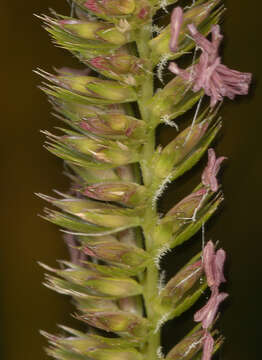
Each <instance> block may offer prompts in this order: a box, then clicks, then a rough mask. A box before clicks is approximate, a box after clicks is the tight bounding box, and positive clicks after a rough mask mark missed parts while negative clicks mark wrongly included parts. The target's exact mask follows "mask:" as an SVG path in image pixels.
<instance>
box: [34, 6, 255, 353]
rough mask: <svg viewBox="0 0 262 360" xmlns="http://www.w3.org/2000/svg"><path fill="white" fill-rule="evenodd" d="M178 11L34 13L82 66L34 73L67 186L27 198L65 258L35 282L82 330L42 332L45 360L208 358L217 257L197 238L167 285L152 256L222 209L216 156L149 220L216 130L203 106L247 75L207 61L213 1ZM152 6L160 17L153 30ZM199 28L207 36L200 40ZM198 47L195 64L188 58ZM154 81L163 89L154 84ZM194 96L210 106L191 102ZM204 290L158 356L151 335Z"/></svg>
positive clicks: (51, 146) (156, 339)
mask: <svg viewBox="0 0 262 360" xmlns="http://www.w3.org/2000/svg"><path fill="white" fill-rule="evenodd" d="M176 2H177V1H176V0H162V1H159V0H103V1H101V0H73V1H72V10H73V11H72V13H71V16H64V15H59V14H56V13H55V12H54V11H53V12H52V16H46V15H43V16H39V18H40V19H41V20H42V21H43V22H44V26H45V29H46V30H47V31H48V33H49V34H50V35H51V38H52V40H53V42H54V43H55V44H56V45H58V46H59V47H62V48H64V49H66V50H68V51H70V53H71V54H73V56H75V57H76V58H77V59H78V60H79V62H80V63H81V64H82V69H81V70H74V69H69V68H62V69H58V70H56V73H55V74H50V73H48V72H46V71H44V70H40V69H38V70H37V71H36V72H37V73H38V74H39V75H41V76H42V77H43V78H44V79H45V83H44V84H43V86H42V87H41V88H42V90H43V91H44V92H45V93H46V94H47V95H48V97H49V100H50V102H51V104H52V106H53V108H54V112H55V114H56V116H57V117H58V118H59V119H60V120H61V121H62V123H63V124H64V125H65V127H61V128H58V129H57V133H56V134H51V133H50V132H43V133H44V134H45V135H46V137H47V142H46V148H47V149H48V150H49V151H50V152H51V153H53V154H55V155H56V156H58V157H59V158H61V159H63V160H64V162H65V169H66V175H67V176H68V177H69V179H70V180H71V183H72V186H71V188H70V189H69V191H68V192H67V193H60V192H58V191H56V196H55V197H52V196H46V195H42V194H38V195H39V196H40V197H41V198H43V199H44V200H46V201H47V202H48V203H49V204H51V206H52V209H46V211H45V214H44V215H43V217H44V218H45V219H47V220H48V221H50V222H52V223H54V224H57V225H59V226H60V227H61V228H62V231H63V232H64V233H65V235H64V239H65V242H66V244H67V246H68V250H69V253H70V261H59V264H60V267H59V268H57V269H56V268H51V267H49V266H47V265H44V264H40V265H41V266H42V267H44V268H45V270H47V271H48V274H47V275H46V280H45V285H46V286H47V287H49V288H51V289H53V290H55V291H57V292H59V293H61V294H66V295H69V296H70V297H71V298H72V299H73V300H74V304H75V305H76V309H77V310H76V313H75V314H74V316H75V318H76V319H78V320H79V321H82V322H83V323H84V324H85V325H86V332H85V333H83V332H80V331H78V330H74V329H70V328H67V327H63V326H61V328H62V330H63V335H50V334H48V333H46V332H42V334H43V335H44V336H45V337H46V338H47V339H48V341H49V343H50V347H49V349H48V350H47V352H48V354H49V355H51V356H52V357H54V358H55V359H59V360H143V359H144V360H157V359H162V358H165V359H167V360H181V359H183V360H190V359H192V360H197V359H201V358H203V359H205V360H209V359H211V356H212V354H213V353H215V352H216V351H217V350H218V349H219V347H220V345H221V344H222V342H223V338H222V337H221V336H219V335H217V334H218V332H217V331H216V330H212V327H213V325H214V322H215V320H216V319H215V315H216V311H217V307H218V305H219V303H220V302H221V301H222V300H223V299H224V298H226V296H227V294H225V293H219V291H218V288H219V285H220V283H221V282H223V281H225V279H224V277H223V264H224V260H225V253H224V252H223V250H221V249H220V250H218V251H216V252H215V249H214V246H213V244H212V242H209V243H208V244H207V245H206V246H205V247H204V249H202V251H201V252H200V253H199V254H197V255H195V256H194V257H193V258H192V259H191V260H190V261H189V262H188V263H187V264H186V265H185V266H184V267H182V269H181V270H180V271H178V272H177V274H176V275H174V277H172V278H171V279H169V281H168V282H167V283H166V284H162V283H161V279H160V271H161V269H160V260H161V259H162V257H163V256H164V255H165V254H166V252H168V251H171V250H172V249H173V248H175V247H176V246H179V245H181V244H182V243H184V242H185V241H187V240H189V239H190V238H191V237H192V236H193V235H194V234H196V233H197V232H198V231H199V230H200V229H201V228H203V226H204V224H205V223H206V222H207V221H208V219H209V218H210V217H211V216H212V215H213V214H214V213H215V212H216V210H217V208H218V207H219V205H220V204H221V202H222V200H223V195H222V191H221V190H220V188H219V185H218V183H217V179H216V175H217V173H218V170H219V167H220V163H221V162H222V160H223V159H224V158H222V157H221V158H218V159H216V157H215V154H214V151H213V149H209V150H208V164H207V166H206V168H205V170H204V171H203V173H202V178H201V182H200V184H199V185H198V186H196V188H195V189H192V192H191V193H190V194H189V195H188V196H186V197H185V198H184V199H180V201H179V202H178V203H177V204H175V205H174V206H173V207H172V208H171V209H170V210H169V211H168V212H167V213H166V214H161V215H160V214H159V213H158V210H157V204H158V200H159V198H160V197H161V196H162V194H163V193H164V191H165V190H166V187H167V185H168V184H169V183H170V182H172V181H174V180H175V179H177V178H178V177H180V176H182V175H183V174H184V173H185V172H186V171H189V170H190V169H191V168H192V167H193V166H194V165H195V164H196V163H198V161H199V160H200V159H201V157H202V156H203V155H204V154H205V152H206V150H207V149H208V148H209V146H210V145H211V143H212V141H213V140H214V139H215V137H216V135H217V134H218V132H219V130H220V128H221V124H222V122H221V119H220V117H218V115H217V113H218V110H219V106H215V105H216V104H217V103H218V102H219V101H221V100H222V99H223V97H225V96H227V97H230V98H234V96H235V95H237V94H244V93H246V92H247V90H248V89H247V88H248V83H249V82H250V75H249V74H247V73H243V74H241V73H239V72H237V71H232V70H230V69H228V68H226V66H224V65H222V64H221V59H220V58H219V57H218V45H219V43H220V41H221V34H220V33H219V26H217V24H218V22H219V21H220V19H221V15H222V13H223V12H224V6H223V4H222V0H198V1H194V2H193V4H188V6H186V7H185V9H182V8H180V7H177V8H175V10H174V11H173V9H171V10H170V7H169V6H170V5H172V4H175V3H176ZM51 5H52V4H50V6H51ZM189 5H190V6H189ZM158 10H161V11H164V12H166V14H167V18H169V17H168V16H169V15H168V14H169V13H170V15H171V11H172V15H171V22H170V24H168V23H167V26H166V27H164V28H162V29H160V31H158V33H157V34H156V29H157V26H158V23H157V18H158V17H157V16H156V17H155V15H156V14H157V12H158ZM169 10H170V12H169ZM168 21H169V20H168ZM210 33H212V40H207V38H204V37H207V36H208V35H209V34H210ZM154 34H156V35H155V36H154ZM199 44H201V46H200V45H199ZM171 45H172V46H171ZM199 49H201V51H202V52H203V54H204V55H201V56H198V55H199V54H198V50H199ZM189 52H191V55H192V58H191V65H190V66H189V67H188V68H186V69H184V70H182V69H180V68H178V66H177V65H176V64H175V63H171V65H170V66H169V69H170V71H172V72H173V73H175V74H176V76H173V77H171V78H169V80H168V81H167V82H166V83H165V81H164V78H163V70H164V67H165V66H166V64H167V62H168V61H169V60H175V59H177V58H179V57H181V56H182V55H184V54H185V53H189ZM170 75H171V72H170ZM155 77H158V78H159V80H160V82H162V83H164V84H163V86H161V88H158V89H156V88H155V85H154V84H155V82H154V81H155ZM238 86H239V88H238ZM206 95H207V96H209V97H211V103H210V106H207V105H204V103H202V101H203V98H204V97H205V96H206ZM204 101H205V100H204ZM194 106H195V111H194V112H193V115H192V119H191V122H190V123H188V124H185V126H184V125H182V126H183V130H181V131H180V130H178V126H177V124H176V123H175V122H174V120H175V119H176V120H177V119H178V120H180V119H179V117H180V116H181V115H182V114H184V113H185V112H187V111H188V110H190V109H191V108H193V107H194ZM181 122H182V121H181ZM159 124H165V125H168V126H171V127H176V128H177V131H178V133H177V135H176V136H175V138H174V139H173V140H171V141H170V142H169V143H168V144H167V145H166V146H162V145H158V146H156V144H155V143H156V140H155V138H156V132H157V131H158V129H157V127H158V125H159ZM199 248H201V244H199ZM207 287H210V289H211V297H210V300H209V301H208V303H207V305H206V306H205V307H204V308H203V309H201V310H200V311H198V312H197V313H196V314H195V318H194V319H195V321H197V322H200V324H198V325H197V326H195V327H193V330H192V331H191V332H190V333H189V334H188V335H186V336H185V337H184V338H183V339H182V340H180V341H179V342H178V344H177V345H175V346H174V348H173V349H171V350H170V352H169V353H168V354H167V355H166V356H165V355H163V354H161V352H160V350H159V349H160V348H161V343H160V335H161V328H162V326H163V325H164V324H165V323H166V322H167V321H169V320H172V319H173V318H175V317H177V316H179V315H180V314H182V313H183V312H185V311H186V310H188V309H189V308H190V307H191V306H192V305H193V304H194V303H195V302H196V301H197V300H198V299H199V297H200V296H201V295H202V294H203V292H204V291H205V289H206V288H207ZM213 337H214V339H213Z"/></svg>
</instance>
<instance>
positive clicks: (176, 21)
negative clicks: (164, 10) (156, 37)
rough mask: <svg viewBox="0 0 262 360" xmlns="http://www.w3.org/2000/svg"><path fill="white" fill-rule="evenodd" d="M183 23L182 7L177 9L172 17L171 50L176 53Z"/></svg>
mask: <svg viewBox="0 0 262 360" xmlns="http://www.w3.org/2000/svg"><path fill="white" fill-rule="evenodd" d="M182 23H183V10H182V8H181V7H180V6H178V7H176V8H175V9H174V10H173V12H172V15H171V39H170V43H169V48H170V50H171V51H173V52H175V51H176V49H177V42H178V37H179V33H180V29H181V26H182Z"/></svg>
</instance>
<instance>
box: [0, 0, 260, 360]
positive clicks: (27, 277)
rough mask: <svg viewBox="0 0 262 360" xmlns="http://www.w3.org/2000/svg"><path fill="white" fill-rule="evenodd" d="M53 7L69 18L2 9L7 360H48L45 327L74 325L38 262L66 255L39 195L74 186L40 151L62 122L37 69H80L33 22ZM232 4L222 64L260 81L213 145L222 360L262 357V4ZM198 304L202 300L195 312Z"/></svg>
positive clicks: (189, 249)
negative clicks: (221, 258) (222, 258)
mask: <svg viewBox="0 0 262 360" xmlns="http://www.w3.org/2000/svg"><path fill="white" fill-rule="evenodd" d="M189 3H190V2H189ZM49 6H50V7H53V8H55V9H56V10H57V11H58V12H59V11H60V12H63V13H64V14H68V13H69V7H68V4H67V3H66V0H58V1H55V2H54V1H53V2H52V1H51V0H50V1H47V0H38V1H33V0H27V1H23V2H22V1H18V0H16V1H14V0H13V1H9V2H2V3H1V12H0V19H1V21H0V26H1V27H2V29H1V44H2V45H1V49H2V51H1V53H2V56H1V62H2V64H1V69H2V71H1V73H2V75H1V79H2V80H1V84H2V85H1V98H0V99H1V100H0V101H1V118H2V119H1V120H2V121H1V133H2V135H1V142H0V153H1V158H2V160H1V176H0V182H1V186H0V192H1V206H0V211H1V220H2V225H1V235H2V241H1V250H0V356H1V358H3V359H5V360H17V359H26V360H35V359H37V360H42V359H47V356H46V355H45V353H44V351H43V346H44V344H45V341H44V340H43V339H42V338H41V336H40V335H39V332H38V329H40V328H41V329H44V330H46V331H49V332H56V331H57V328H56V324H67V325H72V323H73V320H72V319H71V318H70V315H69V314H70V313H72V312H73V307H72V306H71V304H70V300H69V299H68V298H66V297H63V296H61V295H58V294H55V293H53V292H51V291H50V290H48V289H46V288H44V287H43V286H42V284H41V282H42V281H43V271H42V270H41V268H39V266H38V265H37V264H36V261H38V260H40V261H42V262H45V263H48V264H50V265H54V264H55V259H61V258H65V257H66V256H67V255H66V249H65V246H64V244H63V241H62V239H61V234H60V233H59V231H58V229H57V228H56V227H55V226H52V225H51V224H49V223H46V222H44V221H43V220H42V219H41V218H40V217H38V216H37V214H39V213H41V212H42V208H43V206H44V205H45V204H43V202H42V201H40V200H39V199H37V198H36V197H35V196H34V195H33V193H34V192H42V193H46V194H48V193H49V194H50V192H51V190H52V189H65V188H66V186H67V183H66V180H65V178H64V177H63V175H62V162H61V161H59V160H57V159H55V158H54V157H53V156H51V155H50V154H49V153H47V152H46V151H45V150H44V149H43V141H44V138H43V136H42V135H41V134H40V133H39V130H40V129H48V130H50V129H52V127H53V126H54V125H56V124H57V122H56V121H55V120H54V119H53V118H52V117H51V115H50V106H49V105H48V103H47V101H46V98H45V97H44V95H43V94H42V93H41V92H40V90H38V89H37V88H36V86H37V85H39V82H40V80H39V79H38V78H37V76H36V75H34V74H33V73H32V69H35V68H36V67H41V68H43V69H45V70H48V71H50V70H51V68H52V66H56V67H59V66H65V65H66V66H72V65H73V66H76V65H77V63H76V62H75V61H74V60H73V59H72V58H71V57H70V55H69V54H68V53H66V52H64V51H62V50H60V49H58V48H55V47H54V46H53V45H51V43H50V40H49V38H48V35H47V33H46V32H45V31H44V30H43V29H42V28H41V24H40V21H39V20H38V19H37V18H35V17H33V13H37V14H41V13H47V12H48V7H49ZM226 6H227V9H228V10H227V13H226V19H225V22H224V24H223V31H224V33H225V42H224V49H223V53H224V63H225V64H227V65H228V66H230V67H232V68H235V69H237V70H241V71H249V72H252V73H253V74H254V82H253V86H252V90H251V92H250V95H249V96H248V97H246V98H238V100H237V101H235V102H228V101H226V102H225V105H224V107H223V110H222V111H221V113H222V115H223V118H224V126H223V130H222V134H221V135H220V137H219V139H218V141H217V142H216V149H217V152H218V154H219V155H225V156H227V157H228V158H229V160H228V161H227V164H226V165H225V166H224V169H223V172H222V176H221V178H222V179H223V189H224V193H225V198H226V200H225V203H224V205H223V209H222V211H220V212H219V213H218V215H217V216H216V217H215V218H214V219H213V220H212V221H211V222H210V223H209V225H208V226H207V227H206V239H209V238H210V237H211V238H212V239H213V240H215V241H217V240H219V242H220V245H221V246H222V247H224V248H225V249H226V251H227V253H228V262H227V268H226V273H227V277H228V278H229V281H228V283H227V285H226V286H225V290H226V291H228V292H229V293H230V299H229V300H227V302H226V304H225V305H224V307H223V316H222V317H221V320H220V321H219V327H220V329H221V330H222V332H223V333H224V334H225V336H226V338H227V340H226V343H225V346H224V347H223V350H222V351H221V352H220V353H219V356H218V358H219V359H224V360H229V359H230V360H233V359H234V360H244V359H247V358H248V359H249V358H250V359H260V358H261V355H259V352H260V349H261V346H260V345H261V344H260V342H261V340H262V336H261V322H262V316H261V314H262V309H261V306H262V304H261V295H262V288H261V276H262V271H261V263H262V256H261V250H262V244H261V241H262V237H261V200H262V198H261V175H262V170H261V166H260V159H261V144H262V140H261V136H262V123H261V120H260V117H261V108H262V90H261V84H260V79H261V76H262V70H261V69H262V67H261V58H260V56H261V55H262V45H261V43H262V42H261V35H262V32H261V9H262V7H261V4H260V2H258V1H256V2H252V3H251V2H250V4H249V2H247V1H246V0H231V1H227V2H226ZM169 134H170V132H169V131H167V129H164V128H163V129H162V133H161V136H160V140H161V141H162V142H166V141H167V140H168V139H169V136H170V135H169ZM205 160H206V159H205ZM205 160H204V161H205ZM204 161H202V162H201V164H200V165H199V166H197V167H196V168H195V169H194V170H193V171H191V172H190V173H188V174H187V175H186V176H185V177H184V179H183V180H179V181H178V182H177V183H176V184H174V185H172V186H171V187H170V189H169V191H168V196H166V197H165V198H164V199H163V200H162V201H161V208H162V209H168V208H169V207H170V206H171V205H172V204H173V203H174V201H175V200H177V199H179V197H181V196H182V195H184V194H186V193H187V192H189V191H190V190H191V189H192V188H193V187H194V186H195V184H197V183H198V181H199V176H200V172H201V169H202V167H203V165H204ZM167 198H168V200H167ZM200 247H201V236H200V235H197V236H196V237H195V238H194V239H193V240H191V241H190V242H188V244H187V245H186V246H185V247H184V248H183V247H181V249H180V248H179V249H177V251H176V252H175V253H173V254H172V255H169V256H167V257H166V259H165V260H164V261H163V266H164V267H165V268H166V270H167V273H168V276H171V274H173V273H174V271H175V270H176V269H178V268H179V266H180V265H182V264H183V262H184V261H186V260H187V259H188V258H189V257H190V255H191V254H193V252H194V251H197V250H199V249H200ZM200 306H201V302H200V303H198V304H197V305H196V307H195V308H194V309H193V310H192V311H194V310H195V309H196V308H198V307H200ZM192 311H191V312H188V313H187V314H185V315H184V316H182V317H181V318H180V319H179V320H176V321H174V322H172V323H170V324H168V325H167V326H166V327H165V329H164V336H163V338H164V344H165V346H166V349H169V348H170V347H171V346H172V344H174V343H175V341H176V340H178V339H179V337H181V336H183V334H184V333H185V332H186V331H187V330H189V329H190V327H191V326H192ZM74 325H75V326H77V325H76V324H74ZM148 360H149V359H148Z"/></svg>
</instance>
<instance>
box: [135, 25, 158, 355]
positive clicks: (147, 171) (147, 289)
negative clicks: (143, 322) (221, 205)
mask: <svg viewBox="0 0 262 360" xmlns="http://www.w3.org/2000/svg"><path fill="white" fill-rule="evenodd" d="M151 36H152V32H151V24H147V25H145V26H144V27H143V28H142V29H141V30H140V31H139V32H138V34H137V39H138V40H137V48H138V53H139V56H140V57H141V58H142V59H147V61H148V67H147V69H146V79H145V81H144V82H143V84H142V86H141V89H140V96H139V99H138V106H139V110H140V113H141V117H142V119H143V120H144V121H146V122H149V121H151V116H150V108H149V106H148V103H149V100H150V99H151V98H152V96H153V94H154V83H153V80H154V79H153V65H152V64H151V63H150V60H149V59H150V48H149V46H148V42H149V40H150V39H151ZM154 150H155V130H154V129H149V131H148V134H147V139H146V142H145V144H144V147H143V153H142V159H143V160H142V161H141V162H140V166H141V172H142V178H143V182H144V186H146V187H148V188H149V193H150V194H151V196H149V199H148V202H147V204H146V210H145V214H144V223H143V226H142V227H143V233H144V238H145V247H146V250H147V251H148V252H149V253H150V252H151V253H152V252H153V249H154V243H153V238H152V229H153V228H154V227H155V225H156V222H157V218H158V217H157V212H156V209H155V208H153V207H152V199H153V194H152V191H150V188H151V184H152V178H153V166H152V155H153V153H154ZM158 279H159V274H158V269H157V267H156V265H155V263H154V262H153V263H151V264H150V265H148V267H147V269H146V276H145V279H144V281H143V284H144V304H145V310H146V315H147V318H148V320H149V322H150V323H151V325H152V326H153V327H155V326H156V323H157V320H158V317H157V316H158V314H156V313H155V311H154V306H152V305H153V303H154V301H155V299H156V298H157V297H158V281H159V280H158ZM159 346H160V331H158V332H157V333H154V329H153V330H152V332H151V333H150V334H149V336H148V341H147V345H146V348H145V358H146V359H148V360H154V359H157V358H158V357H157V349H158V348H159Z"/></svg>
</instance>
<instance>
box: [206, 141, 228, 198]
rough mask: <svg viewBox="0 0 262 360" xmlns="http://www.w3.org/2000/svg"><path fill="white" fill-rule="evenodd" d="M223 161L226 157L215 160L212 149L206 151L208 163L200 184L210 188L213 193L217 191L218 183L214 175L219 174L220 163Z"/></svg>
mask: <svg viewBox="0 0 262 360" xmlns="http://www.w3.org/2000/svg"><path fill="white" fill-rule="evenodd" d="M225 159H226V157H224V156H221V157H219V158H216V154H215V151H214V149H212V148H210V149H208V163H207V166H206V167H205V169H204V171H203V174H202V183H203V184H204V185H205V186H207V187H210V189H211V190H212V191H213V192H216V191H217V190H218V182H217V178H216V175H217V174H218V172H219V169H220V165H221V163H222V162H223V161H224V160H225Z"/></svg>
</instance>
